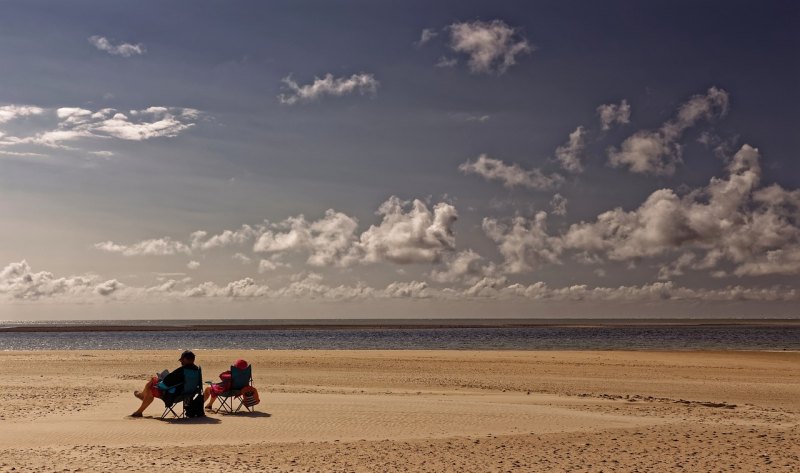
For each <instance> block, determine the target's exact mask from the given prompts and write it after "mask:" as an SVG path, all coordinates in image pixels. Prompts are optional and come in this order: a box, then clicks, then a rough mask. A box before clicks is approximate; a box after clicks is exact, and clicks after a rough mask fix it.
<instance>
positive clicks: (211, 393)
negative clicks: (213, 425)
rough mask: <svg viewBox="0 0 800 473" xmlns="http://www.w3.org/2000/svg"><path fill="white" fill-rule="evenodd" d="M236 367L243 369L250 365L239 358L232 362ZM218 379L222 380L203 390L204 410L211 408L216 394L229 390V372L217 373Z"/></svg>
mask: <svg viewBox="0 0 800 473" xmlns="http://www.w3.org/2000/svg"><path fill="white" fill-rule="evenodd" d="M233 366H235V367H236V368H237V369H240V370H243V369H246V368H247V367H248V366H250V364H249V363H247V362H246V361H244V360H242V359H239V360H236V362H235V363H234V364H233ZM219 379H220V380H222V382H221V383H214V384H212V385H211V386H209V387H207V388H206V390H205V391H204V392H203V399H206V400H207V401H208V402H207V403H206V410H207V411H210V410H212V409H213V408H212V406H213V405H214V401H215V400H216V399H217V396H219V395H220V394H222V393H224V392H225V391H230V390H231V383H232V379H231V372H230V370H228V371H223V372H222V373H220V374H219Z"/></svg>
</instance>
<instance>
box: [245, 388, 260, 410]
mask: <svg viewBox="0 0 800 473" xmlns="http://www.w3.org/2000/svg"><path fill="white" fill-rule="evenodd" d="M241 395H242V404H244V405H245V406H247V407H253V406H255V405H256V404H258V403H259V402H261V400H260V399H259V398H258V391H257V390H256V388H254V387H253V386H246V387H244V388H242V391H241Z"/></svg>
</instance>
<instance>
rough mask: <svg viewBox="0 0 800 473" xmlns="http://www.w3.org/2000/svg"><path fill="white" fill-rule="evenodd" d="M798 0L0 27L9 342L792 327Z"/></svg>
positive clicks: (88, 19)
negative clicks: (279, 329)
mask: <svg viewBox="0 0 800 473" xmlns="http://www.w3.org/2000/svg"><path fill="white" fill-rule="evenodd" d="M798 20H800V5H798V4H797V3H796V2H790V1H765V2H739V1H724V2H722V1H708V2H692V1H652V2H637V1H608V2H587V1H584V2H577V1H536V2H516V1H493V2H485V1H484V2H476V1H442V2H416V1H405V2H382V1H377V2H376V1H371V2H367V1H329V0H328V1H303V2H297V1H237V2H210V1H195V0H193V1H191V2H189V1H172V2H151V1H137V2H101V1H73V2H56V1H49V2H45V1H35V0H26V1H5V2H3V14H2V15H0V63H2V64H3V67H2V73H1V74H0V222H2V223H0V320H21V319H130V318H187V317H192V318H381V317H388V318H397V317H402V318H415V317H480V318H486V319H491V318H493V317H546V318H558V317H726V316H727V317H798V316H800V312H798V309H797V308H798V307H799V305H798V301H799V300H800V160H798V151H799V150H800V134H799V133H797V130H798V125H800V119H798V114H797V110H798V109H800V93H798V88H797V87H798V84H800V61H798V56H797V51H798V47H800V32H799V31H798V29H797V28H796V25H797V23H798Z"/></svg>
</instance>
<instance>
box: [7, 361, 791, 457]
mask: <svg viewBox="0 0 800 473" xmlns="http://www.w3.org/2000/svg"><path fill="white" fill-rule="evenodd" d="M175 355H176V354H175V353H173V352H162V351H114V352H111V351H107V352H103V351H94V352H91V351H86V352H7V353H2V354H0V376H2V378H3V379H4V380H5V384H6V388H5V389H6V393H5V394H6V395H5V403H4V404H2V406H0V419H2V420H0V425H2V432H0V471H12V468H14V469H15V470H14V471H118V470H125V469H135V468H140V467H148V468H161V467H164V468H170V469H171V471H182V470H189V469H196V468H202V469H203V470H204V471H231V469H239V470H254V471H601V470H602V471H635V470H637V469H638V470H639V471H674V470H676V469H681V468H682V469H685V470H686V471H799V470H800V447H798V445H800V401H798V399H800V397H798V395H800V353H763V352H759V353H737V352H692V353H683V352H681V353H656V352H460V351H446V352H441V351H439V352H433V351H331V352H320V351H307V352H303V351H248V352H243V353H242V352H228V351H206V352H203V351H199V352H198V363H199V364H201V365H202V366H203V369H204V374H205V377H206V378H207V379H211V378H214V377H215V376H216V374H217V373H219V372H220V371H222V370H224V369H225V367H226V364H227V362H228V361H229V360H232V359H235V358H237V357H239V356H243V357H245V358H247V359H249V360H250V361H251V362H253V364H254V366H255V369H256V371H255V376H256V384H257V386H259V388H260V390H261V392H262V404H261V405H260V406H259V408H258V412H257V413H256V414H247V415H227V416H223V415H212V416H209V417H207V418H206V419H202V420H184V421H172V422H164V421H159V420H157V419H156V418H155V417H157V416H158V415H159V414H160V413H161V410H162V409H163V404H161V403H160V402H159V401H156V402H155V403H154V404H153V405H152V406H151V407H150V408H149V410H148V411H147V413H146V414H148V415H149V416H151V417H149V418H148V417H145V418H142V419H131V418H127V417H126V415H127V414H129V413H130V412H132V411H133V410H134V409H135V408H136V406H137V405H138V400H136V399H135V398H134V397H133V395H132V394H131V393H132V391H133V389H135V388H139V387H141V385H142V384H143V380H144V379H145V378H146V376H147V374H148V373H149V372H151V371H157V370H160V369H162V368H165V367H171V366H173V365H175V361H174V360H175V358H176V356H175Z"/></svg>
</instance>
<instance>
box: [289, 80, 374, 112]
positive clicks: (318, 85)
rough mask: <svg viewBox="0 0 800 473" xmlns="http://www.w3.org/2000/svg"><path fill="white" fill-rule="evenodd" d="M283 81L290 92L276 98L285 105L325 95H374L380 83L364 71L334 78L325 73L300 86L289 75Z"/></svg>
mask: <svg viewBox="0 0 800 473" xmlns="http://www.w3.org/2000/svg"><path fill="white" fill-rule="evenodd" d="M283 83H284V84H286V87H287V88H288V89H289V90H290V92H291V93H289V94H280V95H278V100H279V101H280V102H281V103H282V104H286V105H294V104H296V103H301V102H313V101H315V100H318V99H320V98H322V97H324V96H326V95H329V96H334V97H341V96H343V95H349V94H354V93H359V94H361V95H365V94H369V95H375V94H376V93H377V91H378V85H380V83H379V82H378V81H377V80H376V79H375V77H374V76H373V75H372V74H365V73H361V74H353V75H352V76H350V77H339V78H335V79H334V77H333V75H332V74H325V77H323V78H321V79H320V78H319V77H315V78H314V82H313V83H311V84H306V85H302V86H301V85H299V84H298V83H297V82H295V81H294V80H293V79H292V76H291V75H290V76H287V77H284V78H283Z"/></svg>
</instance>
